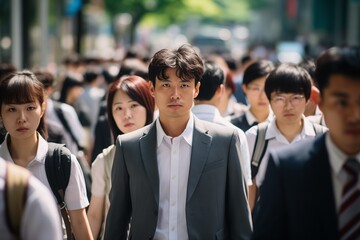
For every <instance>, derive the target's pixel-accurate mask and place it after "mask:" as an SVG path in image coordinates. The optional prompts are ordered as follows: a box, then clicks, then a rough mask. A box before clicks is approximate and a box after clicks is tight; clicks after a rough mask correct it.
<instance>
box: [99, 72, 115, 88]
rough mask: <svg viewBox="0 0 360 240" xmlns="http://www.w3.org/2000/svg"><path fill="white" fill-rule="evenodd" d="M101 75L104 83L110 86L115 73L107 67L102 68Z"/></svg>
mask: <svg viewBox="0 0 360 240" xmlns="http://www.w3.org/2000/svg"><path fill="white" fill-rule="evenodd" d="M102 75H103V77H104V80H105V83H106V84H107V85H108V86H110V84H112V83H113V82H114V81H115V80H116V75H115V74H113V73H112V72H111V71H110V70H108V69H103V70H102Z"/></svg>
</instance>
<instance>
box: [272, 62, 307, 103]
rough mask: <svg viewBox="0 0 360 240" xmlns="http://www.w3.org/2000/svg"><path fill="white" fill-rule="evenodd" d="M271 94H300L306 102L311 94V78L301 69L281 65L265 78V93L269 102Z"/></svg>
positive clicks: (284, 64) (289, 65)
mask: <svg viewBox="0 0 360 240" xmlns="http://www.w3.org/2000/svg"><path fill="white" fill-rule="evenodd" d="M273 92H276V93H294V94H301V95H304V96H305V99H306V101H307V100H308V99H309V98H310V93H311V77H310V75H309V73H308V72H307V71H306V70H305V69H303V68H302V67H299V66H296V65H294V64H289V63H283V64H281V65H279V66H278V67H277V68H275V69H274V70H273V71H272V72H271V73H270V74H269V76H268V77H267V78H266V81H265V93H266V96H267V98H268V99H269V101H270V100H271V93H273Z"/></svg>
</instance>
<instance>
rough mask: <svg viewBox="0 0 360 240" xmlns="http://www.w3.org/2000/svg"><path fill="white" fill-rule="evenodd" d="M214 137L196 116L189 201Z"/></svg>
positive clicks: (189, 181)
mask: <svg viewBox="0 0 360 240" xmlns="http://www.w3.org/2000/svg"><path fill="white" fill-rule="evenodd" d="M211 141H212V137H211V136H209V134H208V132H207V129H206V128H205V126H204V125H203V124H202V123H201V122H200V121H199V120H197V119H196V118H195V117H194V133H193V141H192V148H191V159H190V169H189V178H188V188H187V198H186V200H187V201H189V200H190V199H191V196H192V195H193V193H194V191H195V188H196V186H197V184H198V182H199V179H200V176H201V173H202V171H203V168H204V166H205V163H206V160H207V158H208V153H209V151H210V145H211Z"/></svg>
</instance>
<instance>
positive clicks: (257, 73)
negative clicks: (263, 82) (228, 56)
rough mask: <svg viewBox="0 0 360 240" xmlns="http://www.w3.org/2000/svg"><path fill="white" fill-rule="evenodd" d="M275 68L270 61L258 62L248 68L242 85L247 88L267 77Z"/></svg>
mask: <svg viewBox="0 0 360 240" xmlns="http://www.w3.org/2000/svg"><path fill="white" fill-rule="evenodd" d="M274 68H275V67H274V64H273V63H272V62H271V61H269V60H259V61H256V62H254V63H252V64H250V65H249V66H248V67H247V68H246V70H245V72H244V77H243V82H242V84H244V85H245V86H246V85H248V84H249V83H251V82H252V81H254V80H256V79H258V78H261V77H266V76H267V75H268V74H269V73H270V72H271V71H272V70H274Z"/></svg>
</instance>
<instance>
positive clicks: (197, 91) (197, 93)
mask: <svg viewBox="0 0 360 240" xmlns="http://www.w3.org/2000/svg"><path fill="white" fill-rule="evenodd" d="M200 85H201V83H200V81H199V82H198V83H197V84H196V86H195V93H194V98H196V97H197V96H198V95H199V91H200Z"/></svg>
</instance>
